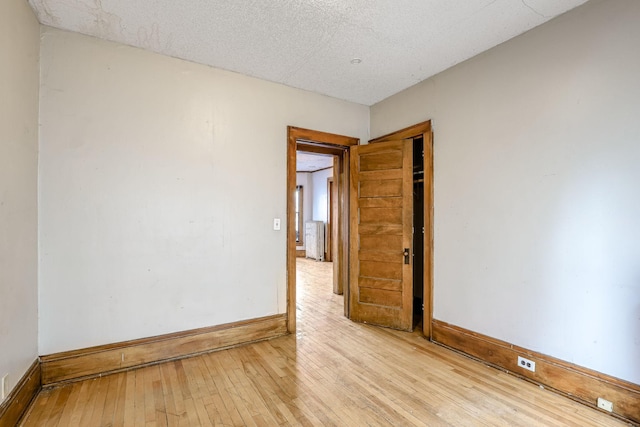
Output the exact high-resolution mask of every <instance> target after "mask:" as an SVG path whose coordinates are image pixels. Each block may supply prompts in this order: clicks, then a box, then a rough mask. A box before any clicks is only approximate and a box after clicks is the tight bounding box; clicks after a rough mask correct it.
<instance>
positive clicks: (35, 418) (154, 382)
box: [21, 259, 625, 427]
mask: <svg viewBox="0 0 640 427" xmlns="http://www.w3.org/2000/svg"><path fill="white" fill-rule="evenodd" d="M331 289H332V286H331V263H320V262H315V261H312V260H307V259H298V289H297V291H298V299H297V307H298V314H297V315H298V332H297V334H296V335H290V336H285V337H281V338H277V339H273V340H270V341H263V342H259V343H255V344H250V345H246V346H242V347H238V348H234V349H230V350H224V351H218V352H214V353H210V354H206V355H202V356H197V357H193V358H189V359H183V360H177V361H172V362H166V363H162V364H159V365H155V366H151V367H147V368H142V369H137V370H132V371H129V372H125V373H120V374H114V375H108V376H105V377H102V378H96V379H92V380H85V381H81V382H76V383H72V384H69V385H66V386H64V387H58V388H54V389H48V390H43V391H42V392H41V393H40V394H39V395H38V397H37V398H36V400H35V402H34V403H33V404H32V406H31V408H30V411H29V413H28V415H27V416H26V418H25V419H24V421H23V423H22V424H21V425H22V426H25V427H26V426H38V427H41V426H65V427H67V426H218V425H220V426H232V425H233V426H278V425H282V426H289V425H291V426H294V425H295V426H297V425H304V426H307V425H315V426H326V425H337V426H379V425H381V426H409V425H417V426H527V427H529V426H538V425H544V426H567V425H571V426H622V425H625V423H623V422H620V421H618V420H616V419H614V418H612V417H610V416H608V415H606V414H603V413H600V412H598V411H596V410H594V409H591V408H588V407H586V406H583V405H581V404H579V403H576V402H574V401H572V400H569V399H567V398H564V397H561V396H559V395H557V394H555V393H553V392H550V391H548V390H544V389H541V388H539V387H537V386H535V385H533V384H531V383H528V382H526V381H523V380H520V379H517V378H515V377H513V376H510V375H508V374H506V373H503V372H501V371H498V370H496V369H493V368H490V367H487V366H485V365H483V364H481V363H478V362H475V361H473V360H470V359H468V358H466V357H463V356H461V355H459V354H457V353H454V352H452V351H449V350H447V349H445V348H442V347H440V346H437V345H434V344H432V343H430V342H428V341H426V340H425V339H424V338H422V336H421V335H420V333H419V332H414V333H406V332H396V331H392V330H388V329H384V328H378V327H373V326H368V325H363V324H357V323H353V322H350V321H349V320H347V319H345V318H344V317H343V302H342V301H343V298H342V296H338V295H334V294H333V293H332V291H331Z"/></svg>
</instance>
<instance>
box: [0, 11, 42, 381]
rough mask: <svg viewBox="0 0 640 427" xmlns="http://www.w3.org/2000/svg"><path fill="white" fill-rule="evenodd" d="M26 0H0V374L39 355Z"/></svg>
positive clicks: (32, 78)
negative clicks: (0, 0)
mask: <svg viewBox="0 0 640 427" xmlns="http://www.w3.org/2000/svg"><path fill="white" fill-rule="evenodd" d="M39 46H40V30H39V24H38V21H37V20H36V18H35V16H34V14H33V12H32V11H31V8H30V7H29V5H28V4H27V2H25V1H21V0H4V1H2V2H0V377H2V376H4V375H6V374H8V375H9V376H8V377H7V380H8V384H9V388H10V389H13V388H14V387H15V385H16V383H17V381H19V380H20V378H21V377H22V375H24V374H25V372H26V371H27V369H28V368H29V366H30V365H31V364H32V363H33V362H34V361H35V360H36V357H37V356H38V347H37V346H38V341H37V340H38V329H37V327H38V288H37V286H38V277H37V272H38V266H37V263H38V244H37V227H38V226H37V220H38V216H37V215H38V214H37V208H38V205H37V200H38V194H37V192H38V188H37V182H38V180H37V174H38V56H39V54H38V51H39Z"/></svg>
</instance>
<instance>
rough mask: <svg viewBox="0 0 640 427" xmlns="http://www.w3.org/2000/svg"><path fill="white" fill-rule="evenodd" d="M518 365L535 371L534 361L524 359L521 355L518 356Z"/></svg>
mask: <svg viewBox="0 0 640 427" xmlns="http://www.w3.org/2000/svg"><path fill="white" fill-rule="evenodd" d="M518 366H520V367H521V368H524V369H528V370H529V371H531V372H535V371H536V362H534V361H533V360H529V359H525V358H524V357H522V356H518Z"/></svg>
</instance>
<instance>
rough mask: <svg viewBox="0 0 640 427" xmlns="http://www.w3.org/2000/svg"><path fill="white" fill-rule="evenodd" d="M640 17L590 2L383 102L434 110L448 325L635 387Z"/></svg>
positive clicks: (382, 120)
mask: <svg viewBox="0 0 640 427" xmlns="http://www.w3.org/2000/svg"><path fill="white" fill-rule="evenodd" d="M638 22H640V2H638V1H635V0H612V1H591V2H589V3H587V4H586V5H584V6H582V7H579V8H577V9H575V10H574V11H572V12H569V13H568V14H565V15H563V16H561V17H559V18H558V19H555V20H552V21H550V22H549V23H547V24H545V25H543V26H541V27H539V28H537V29H534V30H532V31H530V32H528V33H526V34H524V35H522V36H520V37H517V38H516V39H513V40H511V41H509V42H507V43H505V44H503V45H501V46H498V47H497V48H494V49H492V50H490V51H488V52H486V53H484V54H482V55H480V56H478V57H476V58H473V59H471V60H469V61H467V62H465V63H462V64H460V65H458V66H456V67H454V68H452V69H449V70H447V71H445V72H443V73H441V74H440V75H437V76H435V77H433V78H431V79H429V80H427V81H425V82H423V83H421V84H418V85H417V86H415V87H413V88H410V89H408V90H406V91H404V92H402V93H399V94H397V95H394V96H392V97H391V98H389V99H387V100H385V101H383V102H381V103H379V104H377V105H375V106H373V107H372V111H371V122H372V123H371V125H372V128H371V133H372V137H376V136H378V135H382V134H386V133H388V132H391V131H394V130H397V129H401V128H403V127H405V126H408V125H411V124H414V123H418V122H421V121H424V120H426V119H433V124H434V126H435V133H434V138H435V170H434V174H435V177H434V179H435V181H434V186H435V243H434V246H435V272H434V274H435V285H434V286H435V289H434V293H435V295H434V298H435V301H434V316H435V318H436V319H440V320H443V321H446V322H450V323H453V324H455V325H459V326H462V327H464V328H468V329H471V330H474V331H477V332H480V333H483V334H487V335H490V336H492V337H496V338H499V339H503V340H506V341H509V342H511V343H514V344H517V345H520V346H523V347H526V348H529V349H533V350H536V351H540V352H542V353H545V354H549V355H552V356H555V357H558V358H561V359H564V360H567V361H569V362H573V363H577V364H578V365H582V366H585V367H588V368H592V369H595V370H597V371H600V372H603V373H607V374H610V375H613V376H616V377H619V378H622V379H626V380H629V381H632V382H635V383H640V365H638V363H637V362H638V360H640V187H639V184H640V120H639V118H640V54H639V52H640V51H639V44H638V41H639V40H640V25H638Z"/></svg>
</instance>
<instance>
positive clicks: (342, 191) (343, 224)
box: [287, 126, 359, 333]
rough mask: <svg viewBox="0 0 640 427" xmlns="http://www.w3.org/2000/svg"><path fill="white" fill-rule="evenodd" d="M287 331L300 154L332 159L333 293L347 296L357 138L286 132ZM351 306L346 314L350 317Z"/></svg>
mask: <svg viewBox="0 0 640 427" xmlns="http://www.w3.org/2000/svg"><path fill="white" fill-rule="evenodd" d="M287 133H288V136H287V330H288V332H290V333H294V332H295V331H296V222H295V220H296V211H295V192H296V186H297V183H296V164H297V152H298V151H302V152H305V153H315V154H322V155H325V156H326V155H328V156H333V158H334V171H335V172H334V174H333V179H334V186H335V187H334V188H335V190H336V192H337V195H336V194H334V197H337V203H336V204H337V208H336V210H337V219H336V220H335V221H334V222H335V223H336V229H337V233H336V234H337V236H336V238H335V239H332V245H333V246H332V248H333V250H332V254H331V256H332V259H333V266H334V268H333V270H334V293H344V294H345V298H346V296H347V295H348V292H349V290H348V286H346V285H347V284H348V265H349V252H348V242H349V239H348V236H349V210H348V206H349V199H348V195H349V147H351V146H354V145H357V144H358V142H359V139H358V138H352V137H348V136H342V135H336V134H331V133H326V132H320V131H314V130H309V129H302V128H297V127H293V126H289V127H288V129H287ZM347 306H348V304H345V314H346V315H348V312H347V310H348V307H347Z"/></svg>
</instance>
